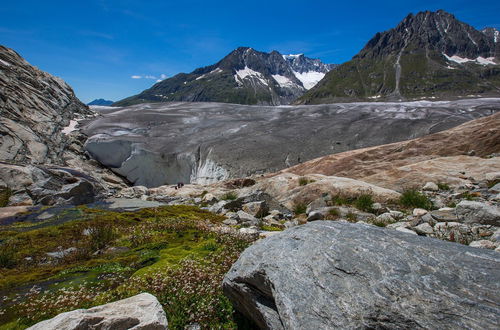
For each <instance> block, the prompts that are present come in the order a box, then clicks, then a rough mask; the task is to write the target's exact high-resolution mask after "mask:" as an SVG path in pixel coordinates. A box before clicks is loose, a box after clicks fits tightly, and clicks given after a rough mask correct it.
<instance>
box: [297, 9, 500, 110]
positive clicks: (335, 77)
mask: <svg viewBox="0 0 500 330" xmlns="http://www.w3.org/2000/svg"><path fill="white" fill-rule="evenodd" d="M499 50H500V46H499V42H498V31H497V30H495V29H493V28H487V29H485V30H483V31H479V30H476V29H475V28H473V27H472V26H470V25H468V24H466V23H463V22H461V21H459V20H457V19H456V18H455V16H453V15H452V14H449V13H447V12H445V11H442V10H439V11H436V12H430V11H426V12H420V13H418V14H416V15H413V14H410V15H408V16H407V17H406V18H405V19H404V20H403V21H402V22H401V23H399V24H398V26H397V27H395V28H393V29H391V30H389V31H385V32H382V33H377V34H376V35H375V36H374V37H373V38H372V39H371V40H370V41H368V43H367V44H366V46H365V47H364V48H363V49H362V50H361V51H360V52H359V53H358V54H357V55H356V56H354V57H353V59H352V60H351V61H349V62H347V63H344V64H342V65H341V66H340V67H338V68H337V69H336V70H335V71H332V72H330V73H329V74H327V75H326V76H325V78H324V79H323V80H322V81H321V82H320V83H319V84H318V85H316V86H315V87H314V88H313V89H311V90H310V91H308V92H307V93H306V94H305V95H304V96H302V97H301V98H300V99H299V100H298V102H299V103H310V104H311V103H312V104H314V103H331V102H339V101H349V100H351V101H356V100H368V99H379V100H387V99H392V100H402V99H415V98H421V97H425V98H450V97H465V96H469V95H500V57H499V56H500V52H499Z"/></svg>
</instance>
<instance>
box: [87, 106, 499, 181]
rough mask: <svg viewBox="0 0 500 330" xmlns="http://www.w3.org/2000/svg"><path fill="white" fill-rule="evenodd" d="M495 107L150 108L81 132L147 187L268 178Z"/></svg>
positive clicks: (93, 150) (112, 164) (113, 114)
mask: <svg viewBox="0 0 500 330" xmlns="http://www.w3.org/2000/svg"><path fill="white" fill-rule="evenodd" d="M499 108H500V101H499V99H477V100H461V101H450V102H427V101H422V102H410V103H358V104H352V103H349V104H332V105H322V106H293V107H292V106H290V107H265V106H262V107H255V106H242V105H230V104H218V103H169V104H166V103H164V104H159V103H157V104H142V105H137V106H131V107H127V108H117V109H115V110H112V109H109V108H106V109H103V110H102V117H98V118H97V119H95V120H93V121H90V122H88V123H86V124H84V128H83V132H84V133H85V134H86V135H88V136H89V139H88V140H87V142H86V144H85V148H86V149H87V151H88V152H89V153H90V154H92V155H93V157H95V159H96V160H98V161H99V162H100V163H102V164H103V165H105V166H107V167H109V168H111V169H112V170H113V171H114V172H116V173H118V174H120V175H123V176H125V177H126V178H127V179H128V180H129V181H130V182H132V183H134V184H136V185H144V186H148V187H154V186H161V185H164V184H167V183H177V182H184V183H189V182H193V183H200V184H204V183H210V182H214V181H220V180H224V179H228V178H238V177H246V176H250V175H252V174H262V173H265V172H274V171H278V170H280V169H283V168H287V167H290V166H293V165H296V164H298V163H302V162H304V161H306V160H309V159H312V158H315V157H318V156H322V155H329V154H332V153H338V152H342V151H347V150H352V149H357V148H363V147H368V146H373V145H380V144H385V143H391V142H396V141H401V140H406V139H409V138H414V137H416V136H423V135H426V134H429V133H435V132H438V131H441V130H444V129H447V128H450V127H454V126H456V125H458V124H461V123H463V122H466V121H468V120H472V119H475V118H478V117H480V116H486V115H490V114H492V113H495V112H496V111H497V110H498V109H499ZM484 140H485V139H483V141H484ZM453 143H457V141H453ZM470 143H472V144H474V143H475V142H474V141H470ZM487 147H488V146H485V147H479V146H478V147H477V148H476V151H477V153H478V154H480V153H481V148H487ZM469 151H470V150H469V149H466V150H460V152H461V153H458V152H455V154H462V153H464V152H465V153H467V152H469ZM318 173H321V172H318ZM342 176H345V175H342ZM347 176H348V175H347Z"/></svg>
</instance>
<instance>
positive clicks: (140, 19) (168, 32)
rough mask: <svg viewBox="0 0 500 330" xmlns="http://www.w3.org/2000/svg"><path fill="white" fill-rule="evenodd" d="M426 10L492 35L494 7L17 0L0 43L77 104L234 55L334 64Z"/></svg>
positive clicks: (499, 14) (498, 5) (1, 8)
mask: <svg viewBox="0 0 500 330" xmlns="http://www.w3.org/2000/svg"><path fill="white" fill-rule="evenodd" d="M426 9H428V10H437V9H444V10H446V11H449V12H451V13H452V14H454V15H456V16H457V17H458V19H460V20H462V21H465V22H466V23H469V24H471V25H472V26H474V27H476V28H484V27H486V26H493V27H497V28H499V27H500V1H494V0H489V1H481V0H475V1H471V0H468V1H461V0H449V1H439V0H437V1H426V0H424V1H360V0H358V1H342V2H339V1H331V0H330V1H306V0H302V1H295V0H288V1H272V0H267V1H261V0H253V1H237V0H231V1H229V0H226V1H208V0H205V1H194V0H192V1H190V0H176V1H171V0H164V1H155V0H150V1H148V0H143V1H127V0H123V1H113V0H81V1H77V0H75V1H73V0H65V1H58V0H17V1H2V4H1V5H0V17H1V18H2V19H1V20H0V43H1V44H3V45H5V46H7V47H11V48H13V49H14V50H16V51H17V52H19V53H20V54H21V55H22V56H23V57H25V58H26V59H27V60H28V61H29V62H30V63H31V64H33V65H35V66H37V67H39V68H41V69H42V70H45V71H48V72H49V73H51V74H54V75H57V76H59V77H61V78H63V79H64V80H66V81H67V82H68V83H69V84H70V85H71V86H72V87H73V88H74V89H75V92H76V94H77V96H78V97H79V98H80V99H81V100H82V101H84V102H89V101H91V100H92V99H94V98H101V97H102V98H106V99H111V100H118V99H121V98H123V97H126V96H130V95H133V94H136V93H138V92H140V91H141V90H143V89H145V88H148V87H149V86H151V85H152V84H153V83H154V82H155V81H156V80H155V79H157V78H160V77H161V76H162V75H164V76H172V75H175V74H176V73H179V72H190V71H192V70H193V69H195V68H197V67H200V66H205V65H209V64H213V63H215V62H217V61H218V60H219V59H221V58H222V57H223V56H225V55H226V54H227V53H229V52H230V51H231V50H233V49H234V48H236V47H238V46H250V47H253V48H255V49H257V50H261V51H271V50H278V51H279V52H281V53H305V54H306V55H307V56H310V57H317V58H320V59H322V60H323V61H324V62H328V63H342V62H345V61H347V60H349V59H350V58H351V57H352V56H354V55H355V54H356V53H357V52H358V51H359V50H360V49H361V48H362V47H363V46H364V44H365V43H366V42H367V41H368V40H369V39H370V38H371V37H372V36H373V35H374V34H375V33H376V32H378V31H384V30H388V29H390V28H392V27H394V26H395V25H396V24H397V23H398V22H399V21H401V20H402V19H403V18H404V17H405V16H406V15H407V14H408V13H410V12H413V13H416V12H418V11H422V10H426ZM132 76H141V77H145V76H150V77H149V78H141V79H133V78H131V77H132ZM164 76H163V77H164ZM153 77H154V78H153Z"/></svg>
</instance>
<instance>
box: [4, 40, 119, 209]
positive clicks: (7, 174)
mask: <svg viewBox="0 0 500 330" xmlns="http://www.w3.org/2000/svg"><path fill="white" fill-rule="evenodd" d="M0 114H1V116H0V162H1V163H0V188H2V187H7V188H9V189H11V190H12V191H13V192H14V193H13V195H12V196H11V201H10V203H9V205H23V204H28V205H29V204H32V203H42V204H54V203H56V204H58V203H62V202H64V201H66V202H68V203H73V204H79V203H85V202H88V201H93V200H94V197H95V196H96V195H97V191H99V190H102V189H103V187H106V188H109V189H117V188H122V187H124V186H125V183H124V180H123V179H121V178H120V177H118V176H116V175H115V174H114V173H112V172H111V171H109V170H107V169H105V168H103V166H102V165H100V164H99V163H97V162H95V161H94V160H92V159H90V158H89V157H88V156H87V155H86V154H85V151H84V149H83V143H84V142H85V140H86V138H87V137H86V136H85V135H83V134H81V133H80V132H79V131H78V129H77V126H78V122H79V121H81V120H83V119H84V118H91V117H93V116H94V115H95V114H94V113H93V112H92V111H91V110H89V108H88V107H87V106H86V105H84V104H83V103H81V102H80V101H79V100H78V99H77V98H76V96H75V94H74V92H73V90H72V89H71V87H70V86H68V84H66V83H65V82H64V81H63V80H61V79H60V78H57V77H54V76H52V75H50V74H48V73H46V72H43V71H40V70H38V69H37V68H36V67H34V66H31V65H30V64H29V63H27V62H26V61H25V60H24V59H23V58H22V57H21V56H19V55H18V54H17V53H16V52H15V51H13V50H12V49H9V48H6V47H3V46H0ZM76 173H78V174H76ZM84 173H92V177H93V178H91V179H90V177H89V176H87V175H85V174H84ZM84 177H86V178H87V179H82V178H84ZM44 194H46V195H45V196H44Z"/></svg>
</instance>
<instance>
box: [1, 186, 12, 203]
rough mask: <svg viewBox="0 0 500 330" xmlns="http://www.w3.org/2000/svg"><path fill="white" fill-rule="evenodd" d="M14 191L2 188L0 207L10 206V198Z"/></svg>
mask: <svg viewBox="0 0 500 330" xmlns="http://www.w3.org/2000/svg"><path fill="white" fill-rule="evenodd" d="M11 194H12V191H11V190H10V189H9V188H4V187H0V207H5V206H7V204H9V198H10V196H11Z"/></svg>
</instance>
